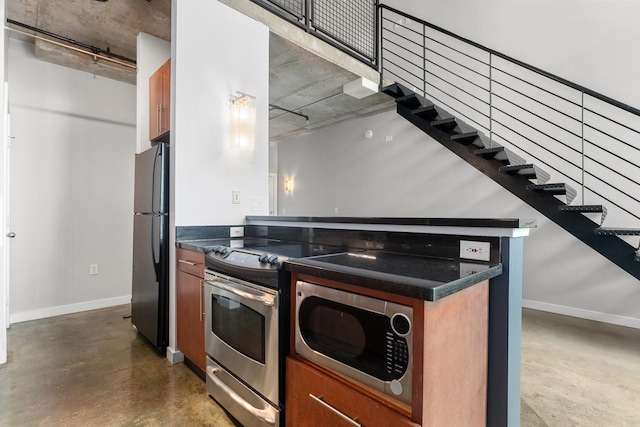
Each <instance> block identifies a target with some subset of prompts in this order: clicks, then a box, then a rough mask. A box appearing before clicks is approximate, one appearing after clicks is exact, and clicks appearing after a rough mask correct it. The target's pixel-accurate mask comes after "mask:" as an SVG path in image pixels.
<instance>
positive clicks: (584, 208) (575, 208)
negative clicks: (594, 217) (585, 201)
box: [560, 205, 607, 212]
mask: <svg viewBox="0 0 640 427" xmlns="http://www.w3.org/2000/svg"><path fill="white" fill-rule="evenodd" d="M560 210H561V211H569V212H603V211H606V210H607V209H606V208H605V207H604V206H602V205H566V206H560Z"/></svg>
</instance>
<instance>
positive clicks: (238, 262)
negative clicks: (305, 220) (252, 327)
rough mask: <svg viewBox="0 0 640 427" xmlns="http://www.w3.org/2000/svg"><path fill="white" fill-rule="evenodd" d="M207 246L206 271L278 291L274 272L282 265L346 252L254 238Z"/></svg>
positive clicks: (307, 244) (319, 246) (331, 247)
mask: <svg viewBox="0 0 640 427" xmlns="http://www.w3.org/2000/svg"><path fill="white" fill-rule="evenodd" d="M209 243H211V245H210V246H209ZM207 246H208V247H209V248H210V250H209V251H208V252H207V253H206V254H205V265H206V267H207V269H209V270H212V271H215V272H219V273H223V274H227V275H229V276H232V277H236V278H238V279H243V280H248V281H251V282H256V283H260V284H263V285H267V286H270V287H280V284H279V282H280V281H279V278H278V271H279V270H280V267H281V266H282V262H283V261H286V260H288V259H291V258H295V259H300V258H308V257H312V256H318V255H327V254H334V253H340V252H345V251H347V250H348V249H347V248H344V247H340V246H330V245H319V244H313V243H300V242H287V241H283V240H274V239H263V238H256V237H247V238H242V239H220V240H217V241H211V242H208V244H207Z"/></svg>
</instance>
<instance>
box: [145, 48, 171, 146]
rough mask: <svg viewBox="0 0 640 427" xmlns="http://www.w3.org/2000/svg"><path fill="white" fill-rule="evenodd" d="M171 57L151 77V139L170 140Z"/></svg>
mask: <svg viewBox="0 0 640 427" xmlns="http://www.w3.org/2000/svg"><path fill="white" fill-rule="evenodd" d="M170 106H171V59H169V60H167V62H165V63H164V64H163V65H162V66H161V67H160V68H158V70H157V71H156V72H155V73H153V75H152V76H151V77H149V140H151V141H160V142H169V129H170V124H171V117H170V110H171V108H170Z"/></svg>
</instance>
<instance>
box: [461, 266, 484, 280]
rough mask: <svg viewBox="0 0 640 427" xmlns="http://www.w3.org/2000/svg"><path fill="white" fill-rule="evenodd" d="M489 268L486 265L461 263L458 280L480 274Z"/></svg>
mask: <svg viewBox="0 0 640 427" xmlns="http://www.w3.org/2000/svg"><path fill="white" fill-rule="evenodd" d="M488 268H489V266H488V265H486V264H474V263H470V262H461V263H460V278H461V279H462V278H463V277H467V276H471V275H472V274H476V273H480V272H481V271H484V270H486V269H488Z"/></svg>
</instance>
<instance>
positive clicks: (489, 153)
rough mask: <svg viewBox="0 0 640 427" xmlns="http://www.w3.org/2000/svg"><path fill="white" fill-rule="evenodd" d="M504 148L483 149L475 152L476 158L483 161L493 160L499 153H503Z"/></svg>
mask: <svg viewBox="0 0 640 427" xmlns="http://www.w3.org/2000/svg"><path fill="white" fill-rule="evenodd" d="M503 152H504V147H491V148H481V149H479V150H476V151H474V152H473V154H475V155H476V156H479V157H482V158H483V159H493V158H494V157H495V156H496V155H497V154H498V153H503Z"/></svg>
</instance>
